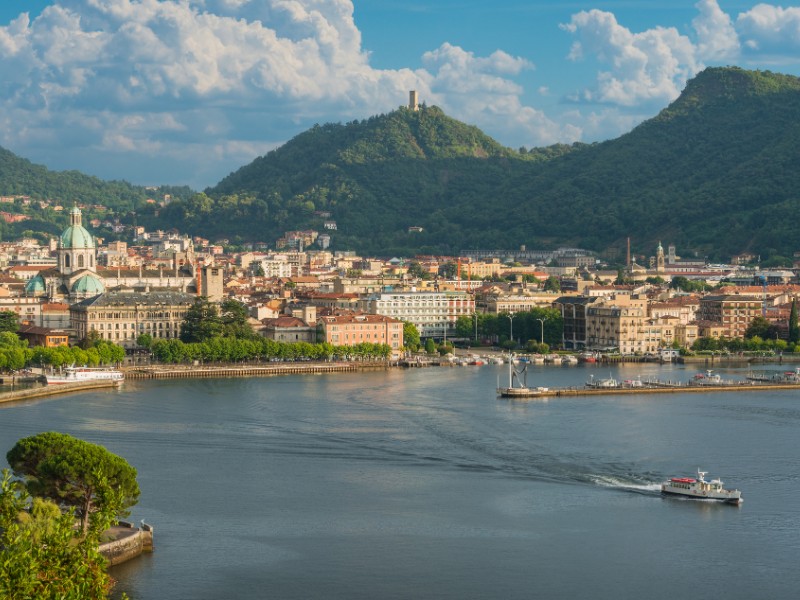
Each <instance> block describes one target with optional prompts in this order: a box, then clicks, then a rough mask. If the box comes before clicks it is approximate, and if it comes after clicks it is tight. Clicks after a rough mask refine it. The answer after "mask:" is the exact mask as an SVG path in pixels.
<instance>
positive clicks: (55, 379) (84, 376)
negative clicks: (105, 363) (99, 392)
mask: <svg viewBox="0 0 800 600" xmlns="http://www.w3.org/2000/svg"><path fill="white" fill-rule="evenodd" d="M45 379H47V385H59V384H63V383H80V382H83V381H105V380H111V381H114V382H116V383H122V381H123V380H124V379H125V375H124V374H123V373H122V371H117V370H116V369H104V368H102V367H100V368H98V367H66V368H65V369H64V371H63V373H54V374H51V375H45Z"/></svg>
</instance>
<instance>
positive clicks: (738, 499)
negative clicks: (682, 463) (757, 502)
mask: <svg viewBox="0 0 800 600" xmlns="http://www.w3.org/2000/svg"><path fill="white" fill-rule="evenodd" d="M705 476H706V471H700V470H698V471H697V479H695V478H693V477H673V478H671V479H670V480H669V481H665V482H664V483H662V484H661V493H662V494H668V495H673V496H684V497H686V498H695V499H698V500H718V501H720V502H726V503H728V504H741V503H742V501H743V500H742V492H740V491H739V490H726V489H725V488H723V487H722V481H720V480H719V479H712V480H711V481H706V479H705Z"/></svg>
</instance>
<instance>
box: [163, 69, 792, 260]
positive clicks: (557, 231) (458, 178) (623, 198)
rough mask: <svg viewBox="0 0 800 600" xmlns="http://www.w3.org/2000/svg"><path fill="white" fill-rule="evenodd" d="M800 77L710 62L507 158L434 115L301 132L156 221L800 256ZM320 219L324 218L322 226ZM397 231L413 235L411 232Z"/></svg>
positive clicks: (398, 114)
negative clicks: (629, 105)
mask: <svg viewBox="0 0 800 600" xmlns="http://www.w3.org/2000/svg"><path fill="white" fill-rule="evenodd" d="M798 164H800V80H799V79H798V78H796V77H792V76H787V75H780V74H775V73H770V72H754V71H746V70H743V69H739V68H736V67H728V68H710V69H707V70H705V71H703V72H702V73H700V74H699V75H698V76H697V77H695V78H694V79H693V80H691V81H690V82H689V83H688V85H687V86H686V89H685V90H684V92H683V93H682V94H681V96H680V97H679V98H678V99H677V100H675V102H673V103H672V104H671V105H670V106H668V107H667V108H666V109H664V110H663V111H662V112H661V113H660V114H659V115H657V116H656V117H655V118H653V119H650V120H648V121H646V122H644V123H642V124H641V125H640V126H638V127H636V128H635V129H634V130H633V131H631V132H630V133H628V134H626V135H623V136H621V137H620V138H617V139H615V140H612V141H608V142H604V143H601V144H593V145H582V144H576V145H573V146H554V147H551V148H545V149H536V150H532V151H525V150H524V149H522V150H521V151H519V152H517V151H515V150H511V149H508V148H504V147H502V146H501V145H499V144H498V143H497V142H495V141H494V140H492V139H490V138H488V137H487V136H485V135H484V134H482V133H481V132H480V131H479V130H478V129H476V128H474V127H470V126H467V125H464V124H463V123H460V122H458V121H455V120H453V119H450V118H448V117H447V116H446V115H444V114H443V113H442V111H441V110H439V109H438V108H435V107H431V108H427V109H423V110H420V111H419V112H414V111H410V110H407V109H402V108H401V109H399V110H397V111H394V112H392V113H389V114H388V115H381V116H378V117H373V118H370V119H368V120H365V121H360V122H353V123H348V124H346V125H324V126H315V127H313V128H312V129H310V130H309V131H306V132H304V133H302V134H300V135H298V136H297V137H296V138H294V139H293V140H291V141H290V142H288V143H287V144H285V145H284V146H282V147H281V148H278V149H277V150H275V151H273V152H271V153H269V154H268V155H266V156H264V157H261V158H259V159H257V160H255V161H254V162H253V163H251V164H250V165H247V166H245V167H243V168H241V169H240V170H239V171H237V172H235V173H233V174H231V175H230V176H228V177H226V178H225V179H224V180H223V181H221V182H220V183H219V184H218V185H217V186H216V187H214V188H211V189H209V190H207V194H208V196H207V197H206V196H203V195H200V196H198V197H196V198H195V199H194V200H193V201H190V202H187V203H177V204H173V205H172V206H170V207H169V210H168V211H165V212H164V217H166V218H168V219H169V220H170V222H171V224H173V225H177V226H179V227H181V228H182V229H185V230H187V231H188V230H192V231H199V232H204V233H206V234H207V235H217V234H225V235H227V236H229V237H233V236H236V235H237V234H238V235H239V236H240V237H241V239H273V238H276V237H278V236H279V235H280V234H281V233H282V232H283V231H285V230H288V229H301V228H303V229H304V228H315V229H318V230H322V227H323V221H326V220H328V221H335V222H336V226H337V229H336V231H334V232H333V233H332V238H333V244H334V246H335V247H338V248H346V247H353V248H356V249H358V250H361V251H364V252H371V253H381V254H397V253H410V252H441V253H451V252H457V251H458V250H461V249H464V248H477V247H484V248H485V247H492V248H495V247H504V248H513V247H517V246H519V245H521V244H526V245H528V247H547V246H552V245H554V244H574V245H579V246H583V247H588V248H591V249H594V250H598V251H603V250H606V249H609V248H611V249H613V248H617V249H619V250H620V251H621V250H622V249H623V248H624V245H625V239H626V238H627V237H631V241H632V244H633V247H634V249H635V250H637V251H638V252H641V253H647V254H650V253H652V252H653V251H654V248H655V246H656V245H657V243H658V242H659V241H663V242H664V243H665V244H667V243H673V244H676V246H677V247H678V249H679V252H681V253H683V254H687V255H688V254H690V253H694V252H697V253H699V254H705V255H708V256H710V257H717V258H725V259H727V258H728V257H729V255H730V254H731V253H736V252H742V251H752V252H755V253H759V254H762V255H765V256H766V255H775V254H778V255H785V256H791V253H792V252H793V251H794V250H800V228H797V227H795V226H794V224H793V217H794V215H796V214H798V211H800V172H799V171H798V169H797V167H796V165H798ZM328 214H330V216H328ZM411 226H417V227H422V228H423V231H422V232H421V233H419V232H414V233H409V231H408V228H409V227H411Z"/></svg>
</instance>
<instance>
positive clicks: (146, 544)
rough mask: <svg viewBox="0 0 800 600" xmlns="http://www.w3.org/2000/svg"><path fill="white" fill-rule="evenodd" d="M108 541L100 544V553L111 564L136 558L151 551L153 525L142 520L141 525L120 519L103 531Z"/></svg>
mask: <svg viewBox="0 0 800 600" xmlns="http://www.w3.org/2000/svg"><path fill="white" fill-rule="evenodd" d="M105 535H106V537H108V538H110V539H109V541H107V542H103V543H102V544H100V554H102V555H103V556H104V557H105V558H106V560H108V564H109V565H111V566H114V565H118V564H120V563H124V562H125V561H128V560H131V559H132V558H136V557H137V556H139V555H141V554H142V553H144V552H152V551H153V527H152V526H151V525H148V524H147V523H145V522H142V526H141V527H135V526H134V525H133V524H132V523H127V522H125V521H120V522H119V524H118V525H116V526H114V527H112V528H111V529H109V530H108V531H106V532H105Z"/></svg>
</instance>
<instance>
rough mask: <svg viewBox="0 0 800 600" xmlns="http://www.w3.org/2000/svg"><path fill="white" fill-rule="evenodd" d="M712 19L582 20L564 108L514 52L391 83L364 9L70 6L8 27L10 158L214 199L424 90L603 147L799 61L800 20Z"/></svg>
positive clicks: (794, 15)
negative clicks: (287, 153) (588, 72)
mask: <svg viewBox="0 0 800 600" xmlns="http://www.w3.org/2000/svg"><path fill="white" fill-rule="evenodd" d="M53 2H55V0H53ZM695 6H696V9H697V16H696V18H695V19H694V20H693V21H692V28H691V30H690V32H689V33H687V34H682V33H679V31H678V30H677V29H675V28H665V27H653V28H651V29H647V30H645V31H641V32H633V31H631V30H630V29H628V28H627V27H625V26H624V25H623V24H620V23H619V22H618V21H617V19H616V17H615V16H614V15H613V14H611V13H609V12H603V11H599V10H590V11H584V12H580V13H577V14H575V15H573V16H572V19H571V21H570V22H569V23H567V24H565V25H562V26H561V27H562V28H563V29H564V30H565V31H567V32H569V33H570V34H571V35H572V36H573V38H574V43H573V45H572V49H571V50H570V55H569V57H570V59H571V60H583V61H585V62H586V63H587V64H589V65H594V64H597V65H598V67H597V69H598V73H597V75H596V79H595V81H594V83H593V85H591V86H586V87H584V88H583V89H579V90H576V91H575V92H574V94H572V95H571V96H570V98H571V100H572V102H573V103H572V104H570V105H569V106H568V107H567V108H566V109H565V108H564V106H563V105H562V106H556V105H553V103H554V100H553V98H555V97H558V96H559V95H561V96H562V97H563V94H561V93H560V92H559V91H557V88H556V85H555V84H554V83H552V82H547V81H542V80H540V79H534V78H533V76H532V75H531V73H533V72H534V65H533V63H532V61H531V60H529V59H528V58H525V57H522V56H513V55H511V54H508V53H507V52H504V51H503V50H499V49H498V50H496V51H494V52H492V53H491V54H489V55H487V56H479V55H476V54H475V53H473V52H470V51H469V49H468V48H462V47H459V46H457V45H453V44H450V43H446V42H444V43H441V45H440V46H439V47H438V48H436V49H433V50H431V51H429V52H426V53H425V54H424V55H423V56H422V57H421V58H422V63H421V64H422V67H421V68H418V69H411V68H403V69H377V68H374V67H373V66H372V65H370V55H369V52H368V51H367V50H365V49H364V48H363V47H362V37H361V32H360V31H359V29H358V27H357V26H356V24H355V21H354V17H353V13H354V7H353V1H352V0H59V2H58V4H53V5H52V6H50V7H48V8H46V9H45V10H44V11H42V12H41V14H40V15H39V16H38V17H37V18H35V19H34V20H31V19H30V18H29V17H28V16H27V15H26V14H22V15H20V17H18V18H17V19H15V20H14V21H12V22H11V23H9V24H8V25H7V26H5V27H0V145H3V146H6V147H9V148H10V149H12V150H14V151H16V152H18V153H20V154H22V155H23V156H26V157H29V158H34V159H35V160H37V161H38V162H45V163H46V164H50V165H52V166H54V168H81V170H86V171H90V172H91V171H92V170H91V169H84V168H83V166H84V165H85V164H91V165H92V167H93V168H94V171H93V172H94V173H95V174H98V175H101V176H103V177H107V178H112V177H113V178H119V177H126V178H132V179H134V180H136V181H141V182H145V181H146V182H148V183H152V182H153V181H154V180H155V179H157V180H159V181H170V182H175V183H184V182H188V183H192V184H194V185H207V184H213V183H215V182H216V181H217V180H219V179H220V178H221V177H222V176H224V175H225V174H227V173H228V172H229V171H231V170H233V169H235V168H237V167H239V166H241V165H242V164H245V163H247V162H249V161H250V160H252V159H253V158H254V157H255V156H256V155H257V154H258V153H263V152H265V151H267V150H269V149H271V148H273V147H274V146H275V144H276V143H277V141H280V140H286V139H288V138H289V137H291V136H293V135H295V134H297V133H298V131H300V130H302V129H304V128H305V127H308V126H309V125H311V124H312V123H314V122H315V121H318V122H324V121H331V120H332V121H347V120H350V119H354V118H362V117H365V116H368V115H372V114H377V113H382V112H387V111H388V110H391V109H393V108H395V107H396V106H398V105H400V104H402V103H404V102H405V99H406V98H407V94H408V90H410V89H416V90H418V91H419V93H420V96H421V99H423V100H424V101H425V102H427V103H428V104H437V105H439V106H441V107H442V108H443V109H444V110H445V111H446V112H447V113H448V114H449V115H451V116H453V117H455V118H458V119H461V120H462V121H465V122H467V123H474V124H476V125H478V126H479V127H481V128H482V129H484V130H485V131H487V132H488V133H490V134H491V135H492V136H494V137H495V138H496V139H498V140H499V141H501V142H502V143H506V144H509V145H522V144H525V145H527V146H531V145H544V144H549V143H553V142H557V141H562V142H569V141H575V140H578V139H587V138H588V139H600V138H601V137H609V136H613V135H618V134H620V133H622V132H624V131H627V130H628V129H630V127H631V126H632V125H633V124H636V123H637V122H639V121H641V120H642V119H643V118H646V117H648V116H652V115H653V114H655V111H656V110H657V109H658V108H660V107H662V106H664V105H666V103H667V102H669V101H671V100H672V99H674V98H675V97H676V96H677V95H678V94H679V92H680V90H681V89H682V88H683V86H684V85H685V83H686V81H687V79H688V78H689V77H691V76H693V75H694V74H695V73H697V72H698V71H699V70H700V69H701V68H703V63H704V62H710V63H711V62H714V61H731V60H734V59H735V57H736V56H737V54H745V55H746V56H748V57H753V56H756V52H755V49H756V48H770V49H771V51H772V52H773V53H775V52H777V48H778V46H779V45H781V46H782V47H784V48H785V47H790V48H794V49H797V46H798V45H799V44H800V9H797V8H781V7H777V6H772V5H766V4H761V5H758V6H755V7H754V8H753V9H752V10H750V11H748V12H745V13H742V14H740V15H739V16H738V18H737V19H736V20H732V19H731V18H730V17H729V16H728V15H727V14H725V13H724V12H723V11H722V10H721V9H720V8H719V4H718V0H698V1H697V3H696V5H695ZM692 32H693V33H692ZM690 36H693V38H690ZM740 38H741V48H740ZM796 55H797V53H796V51H795V52H794V54H793V56H796ZM795 60H796V58H795ZM523 81H524V82H525V85H526V86H530V96H531V97H535V98H536V100H534V101H535V102H542V103H549V105H550V108H549V111H548V112H547V113H546V112H545V111H544V110H541V109H539V108H537V107H534V106H529V105H527V104H526V101H525V98H526V97H527V96H526V89H525V87H524V86H523V85H522V82H523ZM584 104H591V105H593V106H592V107H591V109H587V108H586V107H585V106H583V105H584ZM598 104H599V105H601V106H600V107H599V108H598V106H597V105H598ZM564 110H567V111H568V112H561V114H557V112H558V111H564ZM248 153H250V154H248ZM53 159H55V160H53ZM78 161H84V162H83V163H81V162H78ZM137 164H140V165H141V167H140V169H139V170H138V171H134V170H132V169H135V166H136V165H137ZM165 176H167V177H166V178H165Z"/></svg>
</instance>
